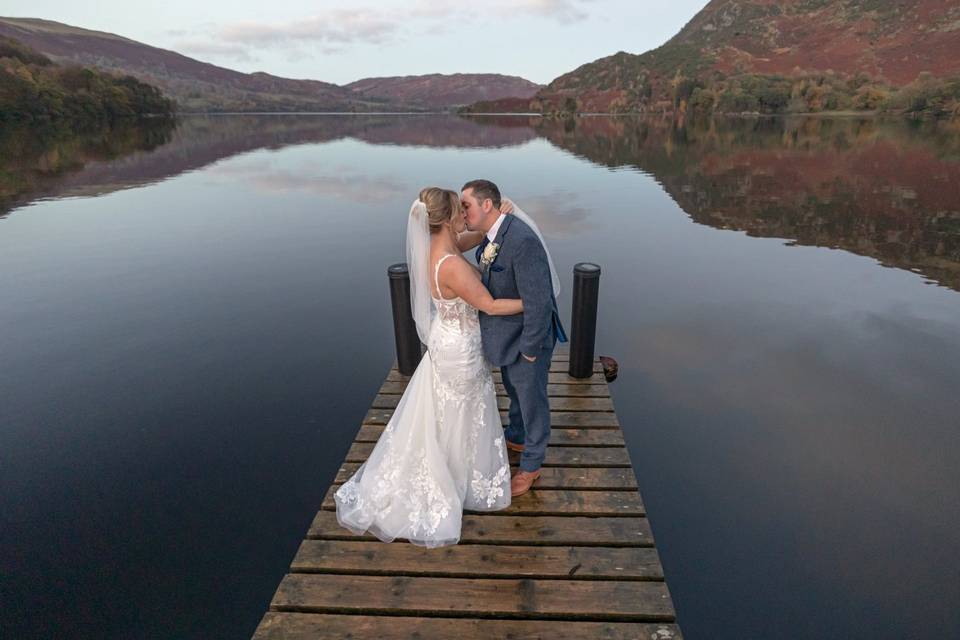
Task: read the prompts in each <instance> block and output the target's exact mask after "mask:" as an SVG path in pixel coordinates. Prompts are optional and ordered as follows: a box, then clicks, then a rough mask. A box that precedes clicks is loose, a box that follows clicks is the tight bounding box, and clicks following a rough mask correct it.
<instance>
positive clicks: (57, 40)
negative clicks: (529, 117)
mask: <svg viewBox="0 0 960 640" xmlns="http://www.w3.org/2000/svg"><path fill="white" fill-rule="evenodd" d="M0 36H7V37H10V38H14V39H16V40H19V41H20V42H22V43H24V44H26V45H27V46H29V47H31V48H33V49H35V50H37V51H39V52H41V53H43V54H45V55H46V56H48V57H49V58H51V59H52V60H54V61H56V62H60V63H70V64H80V65H86V66H92V67H96V68H99V69H102V70H105V71H109V72H113V73H119V74H128V75H132V76H134V77H136V78H139V79H140V80H143V81H144V82H148V83H150V84H152V85H155V86H158V87H160V88H161V89H162V90H163V91H164V93H165V94H166V95H168V96H170V97H172V98H174V99H175V100H176V101H177V103H178V104H179V106H180V109H181V110H182V111H187V112H189V111H376V110H442V109H449V108H453V107H457V106H460V105H464V104H470V103H472V102H475V101H477V100H488V99H497V98H502V97H505V96H514V95H522V96H525V97H530V96H532V95H533V94H534V93H536V91H537V90H538V89H539V88H540V87H539V86H538V85H535V84H533V83H532V82H528V81H527V80H524V79H523V78H517V77H514V76H501V75H496V74H456V75H451V76H441V75H429V76H407V77H402V78H371V79H367V80H359V81H357V82H354V83H352V84H350V85H347V86H339V85H336V84H332V83H329V82H321V81H318V80H293V79H289V78H281V77H278V76H274V75H270V74H268V73H262V72H261V73H241V72H239V71H234V70H232V69H226V68H224V67H219V66H217V65H213V64H209V63H206V62H201V61H199V60H195V59H193V58H189V57H187V56H184V55H181V54H179V53H176V52H174V51H168V50H166V49H160V48H157V47H151V46H149V45H146V44H143V43H140V42H136V41H134V40H130V39H128V38H124V37H121V36H118V35H114V34H111V33H104V32H101V31H91V30H88V29H81V28H78V27H73V26H70V25H65V24H61V23H58V22H52V21H49V20H39V19H32V18H0Z"/></svg>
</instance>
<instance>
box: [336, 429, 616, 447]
mask: <svg viewBox="0 0 960 640" xmlns="http://www.w3.org/2000/svg"><path fill="white" fill-rule="evenodd" d="M385 428H386V425H382V424H365V425H361V426H360V431H358V432H357V436H356V438H354V440H355V441H356V442H376V441H377V440H379V439H380V434H382V433H383V430H384V429H385ZM550 446H554V447H569V446H580V447H622V446H624V441H623V432H622V431H620V430H619V429H577V428H569V427H554V428H553V429H551V431H550Z"/></svg>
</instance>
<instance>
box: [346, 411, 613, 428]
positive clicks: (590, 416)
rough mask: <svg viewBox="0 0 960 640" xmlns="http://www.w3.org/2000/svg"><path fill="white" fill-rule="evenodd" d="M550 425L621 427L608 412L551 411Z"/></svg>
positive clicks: (376, 420) (378, 419) (374, 418)
mask: <svg viewBox="0 0 960 640" xmlns="http://www.w3.org/2000/svg"><path fill="white" fill-rule="evenodd" d="M392 415H393V409H370V410H369V411H367V415H366V416H364V418H363V424H387V421H388V420H389V419H390V416H392ZM500 421H501V423H503V424H504V425H505V424H506V423H507V412H506V411H501V412H500ZM550 424H551V426H553V427H581V428H584V429H590V428H596V429H615V428H617V427H619V426H620V421H619V420H618V419H617V414H616V413H613V412H607V411H551V412H550Z"/></svg>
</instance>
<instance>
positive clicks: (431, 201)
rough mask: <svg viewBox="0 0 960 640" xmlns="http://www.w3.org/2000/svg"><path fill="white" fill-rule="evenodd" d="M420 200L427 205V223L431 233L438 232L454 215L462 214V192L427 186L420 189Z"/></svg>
mask: <svg viewBox="0 0 960 640" xmlns="http://www.w3.org/2000/svg"><path fill="white" fill-rule="evenodd" d="M420 202H422V203H423V204H425V205H426V206H427V223H428V224H429V226H430V233H436V232H437V231H440V229H441V228H442V227H443V223H444V222H449V221H450V220H452V219H453V216H455V215H459V214H460V211H461V209H460V194H459V193H457V192H456V191H451V190H450V189H441V188H440V187H427V188H426V189H421V190H420Z"/></svg>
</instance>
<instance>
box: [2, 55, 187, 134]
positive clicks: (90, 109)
mask: <svg viewBox="0 0 960 640" xmlns="http://www.w3.org/2000/svg"><path fill="white" fill-rule="evenodd" d="M173 111H174V105H173V103H172V102H171V101H170V100H169V99H167V98H165V97H164V96H163V94H162V93H161V92H160V90H159V89H158V88H156V87H154V86H151V85H149V84H145V83H143V82H141V81H140V80H138V79H136V78H134V77H131V76H114V75H112V74H107V73H103V72H100V71H96V70H94V69H89V68H84V67H80V66H76V65H68V66H61V65H57V64H54V63H53V62H52V61H51V60H50V59H49V58H47V57H46V56H44V55H43V54H41V53H39V52H37V51H35V50H33V49H31V48H30V47H27V46H25V45H24V44H23V43H21V42H18V41H17V40H13V39H10V38H5V37H3V36H0V123H3V122H8V121H44V122H57V123H61V124H66V125H74V124H76V125H81V126H88V125H90V124H103V123H108V122H114V121H116V120H120V119H129V118H143V117H147V116H172V115H173Z"/></svg>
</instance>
